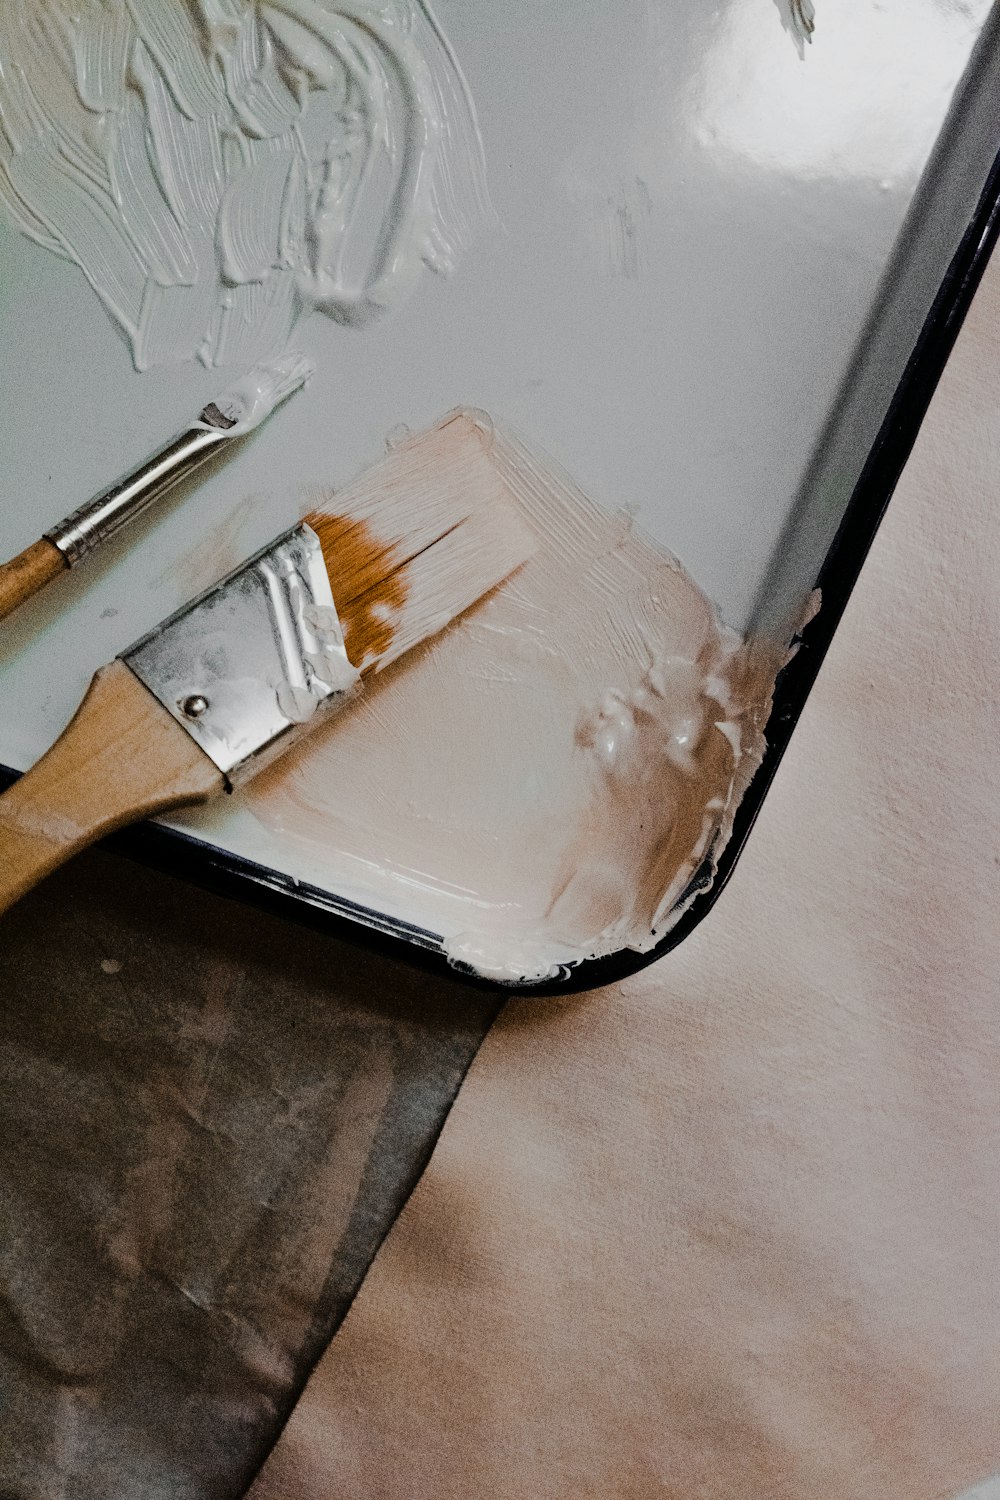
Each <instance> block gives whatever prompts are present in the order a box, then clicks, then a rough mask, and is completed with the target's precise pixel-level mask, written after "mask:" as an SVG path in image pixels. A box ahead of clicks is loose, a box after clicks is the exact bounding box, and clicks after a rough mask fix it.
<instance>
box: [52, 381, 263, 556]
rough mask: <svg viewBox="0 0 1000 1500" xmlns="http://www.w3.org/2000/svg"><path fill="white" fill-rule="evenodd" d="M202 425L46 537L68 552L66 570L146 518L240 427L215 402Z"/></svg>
mask: <svg viewBox="0 0 1000 1500" xmlns="http://www.w3.org/2000/svg"><path fill="white" fill-rule="evenodd" d="M197 421H198V424H203V425H195V424H192V425H191V426H190V427H186V428H185V429H184V431H183V432H179V433H178V434H177V436H176V437H175V438H171V440H170V442H169V443H167V444H166V445H165V446H164V447H162V448H161V449H160V450H159V452H158V453H154V454H153V456H152V458H147V459H146V460H145V462H143V463H141V464H140V465H139V466H138V468H135V469H132V470H131V471H130V472H129V473H128V474H124V475H123V476H122V478H121V479H118V480H116V481H115V483H114V484H113V485H111V486H110V487H109V488H108V489H106V490H102V492H101V493H100V494H99V495H95V496H94V498H93V499H92V500H88V501H87V502H86V503H85V504H84V505H81V506H80V507H79V509H77V510H75V511H73V513H72V515H69V516H67V517H66V519H65V520H64V521H60V522H59V524H58V525H57V526H53V527H52V529H51V530H50V531H47V532H46V533H45V537H46V539H47V540H48V541H50V542H52V543H53V544H54V546H56V547H58V548H59V551H60V552H61V553H62V554H63V556H64V557H65V559H66V563H67V566H69V567H71V568H72V567H75V566H76V564H77V563H78V562H80V561H81V559H82V558H84V557H86V555H87V553H88V552H92V551H93V550H94V548H95V547H98V546H100V544H101V543H102V542H106V541H107V539H108V537H110V536H114V534H115V532H116V531H118V530H120V528H121V527H122V526H124V525H126V523H127V522H129V521H132V520H134V519H135V517H136V516H138V515H141V514H142V512H143V511H144V510H145V509H146V508H147V506H150V505H152V504H153V502H154V501H155V500H159V498H160V496H161V495H164V494H166V492H167V490H169V489H172V488H173V486H174V485H175V484H177V483H178V482H179V481H180V480H181V479H183V478H184V477H185V475H187V474H191V473H193V472H194V470H195V469H197V468H198V466H199V465H200V464H202V463H204V461H205V459H206V458H208V456H209V454H210V453H211V452H212V451H213V450H214V449H215V448H217V447H218V445H219V443H220V442H224V441H225V439H226V438H227V436H228V430H229V428H231V427H233V426H235V425H236V419H235V418H232V419H230V418H229V417H228V416H226V415H225V414H224V413H223V412H222V411H220V410H219V408H218V406H216V405H215V403H214V402H213V403H211V404H210V405H208V406H206V407H205V410H204V411H203V412H202V413H201V415H200V416H199V418H198V419H197Z"/></svg>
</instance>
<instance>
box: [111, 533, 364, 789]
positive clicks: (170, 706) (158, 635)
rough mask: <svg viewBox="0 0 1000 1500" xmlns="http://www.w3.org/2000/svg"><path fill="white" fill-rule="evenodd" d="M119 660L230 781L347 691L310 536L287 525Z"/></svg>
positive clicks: (347, 672) (325, 583) (343, 658)
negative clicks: (284, 529) (271, 539)
mask: <svg viewBox="0 0 1000 1500" xmlns="http://www.w3.org/2000/svg"><path fill="white" fill-rule="evenodd" d="M121 660H122V661H123V662H124V663H125V664H126V666H127V667H129V668H130V669H131V671H132V672H134V673H135V675H136V677H138V679H139V681H140V682H141V683H143V685H144V686H145V687H147V688H148V689H149V691H150V692H151V693H152V694H153V696H154V697H155V698H157V699H159V701H160V703H162V704H163V706H164V708H165V709H166V710H167V712H168V713H169V714H170V715H171V716H172V717H173V718H174V719H176V720H177V722H178V724H182V725H183V727H184V728H185V729H186V730H187V731H188V733H189V734H190V735H191V737H192V739H194V740H196V741H197V743H198V744H199V745H200V746H201V748H202V750H204V751H205V754H206V755H208V756H209V757H210V759H211V760H212V761H214V763H215V764H216V765H217V766H218V768H219V770H220V771H221V772H222V773H223V775H224V776H225V778H226V781H227V784H228V786H229V787H230V788H232V787H233V786H235V785H238V784H239V782H241V781H243V780H246V779H247V778H248V777H250V776H251V775H253V774H254V773H255V772H256V771H258V770H259V769H260V768H261V767H262V766H263V765H265V764H267V762H268V761H269V760H271V759H273V758H275V757H276V756H277V755H279V754H282V753H283V752H284V751H285V750H286V749H288V747H289V746H290V745H291V743H292V742H293V741H294V740H295V739H296V738H297V737H298V736H299V735H300V734H302V733H304V731H305V730H306V729H308V728H310V727H312V724H313V722H314V720H315V718H316V715H317V714H324V715H325V714H328V713H329V712H331V710H333V709H335V708H337V707H340V706H342V705H343V704H344V703H345V702H346V701H347V700H348V699H349V698H350V697H351V695H352V694H353V692H354V689H355V687H356V686H357V683H358V681H359V674H358V672H357V671H356V670H355V669H354V667H352V666H351V663H350V662H349V661H348V659H347V652H346V651H345V649H344V637H343V632H342V630H341V627H340V621H339V619H338V618H337V611H336V608H335V606H334V602H333V594H332V592H331V590H330V580H329V576H328V574H327V570H326V563H325V561H324V559H323V550H322V548H321V546H320V543H319V538H318V537H317V536H316V533H315V532H314V531H313V530H312V529H311V528H310V527H309V526H306V525H304V524H303V525H300V526H296V527H295V528H294V529H293V530H292V531H289V532H287V533H286V535H284V536H282V537H279V538H278V540H277V541H275V542H272V543H271V544H270V546H268V547H265V548H264V549H263V550H262V551H260V552H258V553H257V555H256V556H255V557H252V558H251V559H250V561H249V562H247V563H244V564H243V566H242V567H240V568H238V569H237V570H236V572H234V573H231V574H230V575H229V577H228V578H225V579H223V581H222V582H221V583H219V584H217V585H216V586H215V587H214V588H212V589H209V590H208V591H207V592H206V593H204V594H202V595H201V596H200V597H199V598H197V599H195V600H194V602H193V603H191V604H188V605H186V606H185V607H184V608H183V609H181V610H178V611H177V613H176V614H174V615H172V616H171V617H170V619H169V620H165V621H164V622H163V624H162V625H158V626H157V628H156V629H155V630H153V631H151V632H150V634H149V635H147V636H144V637H143V639H142V640H141V641H137V642H136V644H135V645H134V646H131V647H130V648H129V650H128V651H123V652H122V655H121Z"/></svg>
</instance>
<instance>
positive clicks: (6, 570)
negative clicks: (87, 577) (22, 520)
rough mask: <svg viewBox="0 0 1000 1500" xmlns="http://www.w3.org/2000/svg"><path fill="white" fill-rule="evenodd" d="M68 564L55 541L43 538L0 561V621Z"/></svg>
mask: <svg viewBox="0 0 1000 1500" xmlns="http://www.w3.org/2000/svg"><path fill="white" fill-rule="evenodd" d="M67 567H68V564H67V562H66V559H65V557H64V556H63V554H62V553H61V552H60V551H59V548H58V547H57V546H56V545H55V543H54V542H50V541H47V540H46V539H45V537H42V539H41V541H40V542H32V544H31V546H30V547H25V549H24V551H23V552H19V553H18V555H17V557H12V558H11V560H10V562H6V563H0V620H3V619H6V617H7V615H9V614H12V613H13V612H14V610H15V609H17V607H18V605H19V604H23V603H24V601H25V600H26V599H30V598H31V596H32V594H37V593H39V592H40V591H41V590H42V589H43V588H44V587H45V585H46V584H47V583H50V582H51V581H52V579H53V578H55V577H56V576H57V575H58V574H59V573H65V571H66V569H67Z"/></svg>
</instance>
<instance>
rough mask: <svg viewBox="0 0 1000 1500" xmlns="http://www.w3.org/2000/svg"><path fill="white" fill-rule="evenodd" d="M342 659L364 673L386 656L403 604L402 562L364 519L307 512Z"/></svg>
mask: <svg viewBox="0 0 1000 1500" xmlns="http://www.w3.org/2000/svg"><path fill="white" fill-rule="evenodd" d="M305 519H306V522H307V524H308V525H309V526H311V527H312V529H313V531H315V533H316V535H317V536H318V537H319V542H320V546H321V547H322V548H323V561H324V562H325V563H326V571H327V573H328V575H329V578H330V587H331V589H332V590H333V598H334V603H335V605H336V607H337V614H338V615H339V617H340V624H341V628H342V629H343V632H344V646H345V648H346V650H347V656H348V660H349V661H350V662H351V665H352V666H355V667H357V668H358V669H359V671H361V670H364V669H365V668H366V667H367V668H368V669H369V670H370V669H371V668H373V667H374V666H376V665H377V663H378V662H379V661H380V660H381V659H382V658H383V657H384V656H385V655H386V654H387V653H388V651H389V649H390V647H391V646H392V641H393V636H394V635H395V629H396V626H395V622H396V620H397V619H398V618H399V616H400V614H401V613H402V610H403V607H404V605H405V604H406V596H407V588H406V563H405V560H404V559H402V558H401V556H400V550H401V549H400V547H399V545H398V543H396V542H386V541H384V540H383V539H382V538H380V537H377V536H376V535H375V534H374V532H373V531H372V529H371V527H370V526H369V525H368V523H367V522H366V521H358V520H354V519H352V517H350V516H333V515H327V514H325V513H324V512H321V511H312V512H310V514H309V515H308V516H306V518H305Z"/></svg>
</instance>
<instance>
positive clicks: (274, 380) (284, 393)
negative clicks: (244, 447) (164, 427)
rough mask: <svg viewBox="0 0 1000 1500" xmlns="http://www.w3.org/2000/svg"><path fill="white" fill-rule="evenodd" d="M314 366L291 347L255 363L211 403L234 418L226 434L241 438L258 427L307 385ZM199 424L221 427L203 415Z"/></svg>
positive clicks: (200, 425)
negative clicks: (276, 408) (277, 407)
mask: <svg viewBox="0 0 1000 1500" xmlns="http://www.w3.org/2000/svg"><path fill="white" fill-rule="evenodd" d="M314 368H315V367H314V365H313V363H312V361H311V360H309V359H307V358H306V356H305V355H304V354H301V353H300V352H299V351H298V350H296V349H290V350H288V351H287V353H285V354H282V355H280V356H279V357H278V358H277V359H272V360H268V361H266V362H265V363H264V364H260V365H255V366H254V368H253V369H252V370H251V371H250V372H249V373H248V374H246V375H244V376H243V378H242V380H238V381H237V382H236V384H235V385H234V386H233V387H232V389H231V390H228V391H227V392H226V394H225V395H224V396H220V397H219V398H218V399H217V400H216V401H214V402H212V403H211V404H212V405H213V406H215V407H217V408H218V410H219V411H220V412H221V413H222V415H223V416H224V417H226V418H228V419H230V421H231V425H230V426H227V427H226V428H225V429H223V430H224V433H225V436H226V437H242V435H243V433H245V432H251V431H252V430H253V429H254V428H255V427H259V426H260V424H261V422H263V421H265V419H266V418H267V417H269V416H270V415H271V413H272V412H273V411H274V409H275V407H276V406H280V405H281V403H282V401H284V400H286V399H287V398H288V397H289V396H290V395H292V393H293V391H297V390H298V389H299V387H300V386H302V385H305V383H306V381H307V380H308V379H309V377H310V375H311V374H312V373H313V369H314ZM195 426H197V427H206V428H209V427H210V428H212V429H213V430H219V424H218V423H217V422H211V421H206V420H205V419H204V418H202V419H201V420H200V421H198V422H196V423H195Z"/></svg>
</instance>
